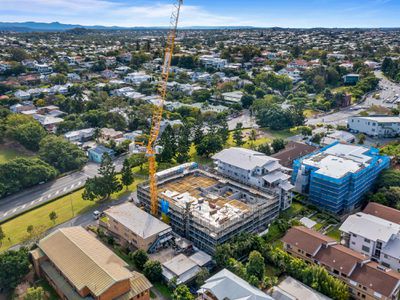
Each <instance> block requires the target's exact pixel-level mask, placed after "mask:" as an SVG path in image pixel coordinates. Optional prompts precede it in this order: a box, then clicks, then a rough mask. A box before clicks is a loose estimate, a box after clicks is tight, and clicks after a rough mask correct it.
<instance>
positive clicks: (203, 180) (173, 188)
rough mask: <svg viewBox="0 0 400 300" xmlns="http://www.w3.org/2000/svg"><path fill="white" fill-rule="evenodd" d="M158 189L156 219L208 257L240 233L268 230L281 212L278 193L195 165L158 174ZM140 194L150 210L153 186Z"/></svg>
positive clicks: (144, 186)
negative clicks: (236, 180)
mask: <svg viewBox="0 0 400 300" xmlns="http://www.w3.org/2000/svg"><path fill="white" fill-rule="evenodd" d="M157 186H158V212H159V213H158V217H161V218H162V219H163V220H164V221H165V222H167V223H169V225H170V226H171V227H172V229H173V230H174V232H175V233H177V234H179V235H180V236H182V237H185V238H187V239H188V240H190V241H191V242H192V243H193V244H194V245H195V246H196V247H198V248H199V249H201V250H203V251H205V252H207V253H210V254H213V253H214V251H215V247H216V246H217V245H219V244H222V243H224V242H226V241H227V240H229V239H230V238H232V237H233V236H235V235H237V234H238V233H240V232H261V231H263V230H265V229H266V228H267V226H268V224H269V223H270V222H271V221H272V220H273V219H275V218H276V217H277V216H278V214H279V208H280V204H279V199H278V198H277V196H276V195H273V194H267V193H264V192H260V191H259V190H255V189H253V188H250V187H248V186H245V185H242V184H240V183H238V182H235V181H232V180H229V179H226V178H223V177H220V176H219V175H217V174H213V173H209V172H206V171H204V170H200V169H198V167H197V164H195V163H188V164H184V165H181V166H178V167H175V168H172V169H168V170H165V171H161V172H158V173H157ZM137 194H138V200H139V201H140V204H141V205H142V206H143V207H144V209H145V210H146V211H148V212H150V211H151V197H150V186H149V183H148V182H145V183H142V184H141V185H140V186H138V192H137Z"/></svg>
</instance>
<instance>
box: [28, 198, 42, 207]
mask: <svg viewBox="0 0 400 300" xmlns="http://www.w3.org/2000/svg"><path fill="white" fill-rule="evenodd" d="M40 199H42V198H40ZM39 201H40V200H39ZM35 202H36V200H33V201H31V204H30V205H33V204H35Z"/></svg>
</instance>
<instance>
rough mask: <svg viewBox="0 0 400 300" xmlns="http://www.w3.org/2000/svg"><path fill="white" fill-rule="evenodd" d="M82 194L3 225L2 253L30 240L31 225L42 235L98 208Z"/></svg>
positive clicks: (43, 207)
mask: <svg viewBox="0 0 400 300" xmlns="http://www.w3.org/2000/svg"><path fill="white" fill-rule="evenodd" d="M142 181H143V180H141V179H136V180H135V182H134V183H133V184H132V185H131V186H129V187H128V190H127V189H125V188H123V190H122V191H120V192H118V193H116V194H114V195H112V196H111V199H110V200H109V201H113V200H115V199H117V198H119V197H121V196H123V195H126V194H127V193H130V192H131V191H134V190H135V189H136V186H137V184H139V183H140V182H142ZM82 193H83V189H80V190H78V191H76V192H73V193H71V194H69V195H66V196H63V197H61V198H59V199H57V200H55V201H53V202H51V203H48V204H45V205H43V206H41V207H38V208H36V209H34V210H31V211H29V212H27V213H25V214H22V215H20V216H18V217H16V218H14V219H12V220H10V221H6V222H5V223H3V224H1V226H2V228H3V231H4V233H5V235H6V238H5V239H4V240H3V244H2V245H1V247H0V251H4V250H6V249H7V248H9V247H10V246H12V245H15V244H18V243H22V242H24V241H26V240H28V239H29V235H28V233H27V227H28V226H29V225H32V226H33V227H34V228H35V230H36V231H37V232H40V233H42V232H45V231H46V230H48V229H49V228H51V227H53V226H55V225H57V224H61V223H64V222H66V221H68V220H70V219H71V218H72V217H73V216H77V215H79V214H83V213H85V212H87V211H88V210H90V209H93V208H94V207H96V206H98V203H97V202H93V201H87V200H83V199H82ZM71 203H72V205H71ZM52 211H55V212H56V214H57V216H58V218H57V220H56V222H55V223H53V222H52V221H51V220H50V218H49V214H50V212H52Z"/></svg>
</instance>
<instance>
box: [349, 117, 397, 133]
mask: <svg viewBox="0 0 400 300" xmlns="http://www.w3.org/2000/svg"><path fill="white" fill-rule="evenodd" d="M347 124H348V127H349V129H350V131H352V132H355V133H359V132H360V133H365V134H367V135H369V136H374V137H394V136H397V135H399V134H400V117H393V116H379V117H378V116H377V117H374V116H372V117H349V119H348V122H347Z"/></svg>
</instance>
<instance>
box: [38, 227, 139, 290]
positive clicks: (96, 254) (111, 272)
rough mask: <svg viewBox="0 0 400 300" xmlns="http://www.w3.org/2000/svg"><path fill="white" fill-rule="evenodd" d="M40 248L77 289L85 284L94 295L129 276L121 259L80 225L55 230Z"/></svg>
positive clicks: (41, 241) (40, 244) (40, 243)
mask: <svg viewBox="0 0 400 300" xmlns="http://www.w3.org/2000/svg"><path fill="white" fill-rule="evenodd" d="M39 248H40V249H41V250H42V251H43V252H44V253H45V254H46V255H47V257H48V258H49V260H50V261H51V262H52V263H53V264H54V265H55V266H56V267H57V269H59V270H60V271H61V272H62V273H63V274H64V276H65V277H66V278H67V279H68V280H69V281H70V282H71V284H72V285H74V286H75V287H76V288H77V290H82V289H83V288H85V287H87V288H88V289H89V290H90V291H91V292H92V293H93V294H94V295H96V296H99V295H101V294H102V293H104V292H105V291H106V290H107V289H109V288H110V287H111V286H113V285H114V284H115V283H116V282H119V281H122V280H127V279H129V278H131V277H132V275H131V273H130V272H129V270H128V269H127V268H126V267H127V266H128V265H127V264H126V263H125V262H124V261H123V260H122V259H121V258H119V257H118V256H117V255H115V254H114V252H112V251H111V250H110V249H108V248H107V247H106V246H105V245H103V244H102V243H101V242H100V241H99V240H97V239H96V238H95V237H94V236H92V235H91V234H90V233H88V232H87V231H86V230H85V229H84V228H82V227H80V226H79V227H69V228H61V229H58V230H57V231H54V232H53V233H51V234H49V235H48V236H47V237H45V238H43V239H42V240H40V242H39Z"/></svg>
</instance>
